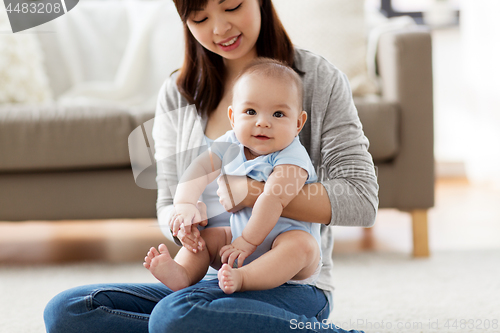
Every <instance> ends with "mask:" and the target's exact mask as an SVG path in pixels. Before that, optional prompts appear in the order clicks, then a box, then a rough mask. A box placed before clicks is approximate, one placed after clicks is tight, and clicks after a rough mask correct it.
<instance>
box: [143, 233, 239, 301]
mask: <svg viewBox="0 0 500 333" xmlns="http://www.w3.org/2000/svg"><path fill="white" fill-rule="evenodd" d="M200 234H201V237H202V238H203V239H204V240H205V244H206V248H205V249H203V250H202V251H198V252H197V253H194V252H192V251H190V250H188V249H186V248H185V247H182V248H181V249H180V250H179V252H178V253H177V255H176V256H175V259H172V256H171V255H170V253H169V252H168V249H167V246H166V245H165V244H160V246H159V247H158V250H157V249H155V248H154V247H152V248H151V249H150V250H149V252H148V254H147V256H146V257H145V258H144V267H146V268H147V269H149V271H150V272H151V273H152V274H153V275H154V276H155V277H156V278H157V279H158V280H159V281H160V282H162V283H163V284H164V285H166V286H167V287H169V288H170V289H171V290H173V291H177V290H180V289H183V288H186V287H188V286H190V285H193V284H195V283H197V282H198V281H200V280H201V279H202V278H203V276H205V274H206V272H207V269H208V266H209V265H212V266H214V268H216V269H218V268H219V267H220V265H221V264H220V256H219V251H220V249H221V248H222V247H223V246H224V245H226V244H228V243H230V242H231V229H230V228H229V227H217V228H207V229H204V230H202V231H201V233H200Z"/></svg>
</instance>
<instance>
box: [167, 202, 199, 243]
mask: <svg viewBox="0 0 500 333" xmlns="http://www.w3.org/2000/svg"><path fill="white" fill-rule="evenodd" d="M174 207H175V212H176V214H175V215H174V216H173V217H172V218H173V222H172V224H171V226H172V234H173V235H174V236H177V233H178V232H179V229H180V228H181V227H183V228H184V232H185V233H186V234H189V233H191V225H192V224H198V223H200V222H201V221H202V219H201V214H200V211H199V210H198V208H197V207H196V206H195V205H193V204H191V203H179V204H175V205H174Z"/></svg>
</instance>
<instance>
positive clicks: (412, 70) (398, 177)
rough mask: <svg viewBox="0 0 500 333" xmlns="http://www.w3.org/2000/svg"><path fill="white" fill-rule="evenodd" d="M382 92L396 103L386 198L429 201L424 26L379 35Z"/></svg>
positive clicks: (404, 205) (427, 37)
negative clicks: (396, 135) (396, 144)
mask: <svg viewBox="0 0 500 333" xmlns="http://www.w3.org/2000/svg"><path fill="white" fill-rule="evenodd" d="M377 64H378V71H379V75H380V79H381V87H382V98H383V99H384V100H386V101H388V102H392V103H395V104H396V105H398V106H399V111H400V114H399V115H400V149H399V153H398V155H397V157H396V158H395V159H394V161H393V166H392V167H391V173H394V174H393V175H392V178H394V179H393V180H392V181H391V182H390V186H394V187H395V190H394V191H391V192H393V193H398V195H397V196H396V197H395V198H392V200H391V201H393V202H394V206H395V207H396V208H400V209H416V208H429V207H432V206H433V205H434V126H433V84H432V41H431V34H430V31H429V30H427V29H422V28H411V29H405V30H400V31H395V32H389V33H386V34H384V35H382V36H381V37H380V40H379V46H378V53H377Z"/></svg>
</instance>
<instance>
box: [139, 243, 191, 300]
mask: <svg viewBox="0 0 500 333" xmlns="http://www.w3.org/2000/svg"><path fill="white" fill-rule="evenodd" d="M158 250H159V251H160V252H158ZM158 250H156V249H155V248H154V247H152V248H151V249H150V250H149V252H148V255H147V256H146V257H145V258H144V263H143V265H144V267H146V268H147V269H149V271H150V272H151V274H153V275H154V277H155V278H157V279H158V280H160V282H161V283H163V284H164V285H166V286H167V287H169V288H170V289H171V290H173V291H177V290H180V289H184V288H186V287H189V278H188V276H187V273H186V270H185V269H184V267H182V266H181V265H179V264H178V263H176V262H175V260H174V259H172V257H171V256H170V253H169V252H168V249H167V246H166V245H165V244H160V246H158Z"/></svg>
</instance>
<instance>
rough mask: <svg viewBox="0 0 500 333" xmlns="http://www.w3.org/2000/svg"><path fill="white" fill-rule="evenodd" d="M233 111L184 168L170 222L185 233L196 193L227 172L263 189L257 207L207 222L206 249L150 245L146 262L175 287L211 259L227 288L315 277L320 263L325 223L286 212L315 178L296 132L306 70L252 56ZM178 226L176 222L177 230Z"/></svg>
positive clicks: (199, 274) (194, 218) (196, 217)
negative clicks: (220, 223)
mask: <svg viewBox="0 0 500 333" xmlns="http://www.w3.org/2000/svg"><path fill="white" fill-rule="evenodd" d="M228 116H229V119H230V122H231V127H232V128H233V130H231V131H228V132H227V133H226V134H225V135H223V136H221V137H220V138H218V139H217V140H215V141H214V143H213V144H212V145H211V146H210V148H209V149H208V150H207V151H206V152H205V153H203V154H201V155H200V156H198V157H197V158H196V159H195V160H194V161H193V162H192V163H191V165H190V166H189V168H188V169H187V170H186V171H185V172H184V174H183V176H182V178H181V180H180V182H179V184H178V186H177V190H176V193H175V197H174V206H175V211H176V215H175V216H174V217H173V218H172V221H171V223H174V222H175V223H174V226H175V225H180V226H181V227H182V228H184V231H185V232H186V233H189V232H190V230H191V227H192V224H199V223H200V222H201V215H200V212H199V210H198V209H197V206H196V204H197V201H198V199H199V197H200V195H201V194H202V192H203V191H204V189H205V187H206V186H207V185H208V184H210V183H211V182H212V181H213V180H215V179H216V178H217V177H218V176H219V175H221V173H222V175H223V176H224V174H229V175H238V176H249V177H250V178H253V179H256V180H258V181H265V187H264V191H263V193H262V194H261V195H260V196H259V197H258V199H257V201H256V202H255V205H254V207H253V209H252V208H244V209H242V210H240V211H238V212H236V213H233V214H232V215H231V219H230V227H212V228H210V227H207V228H205V229H204V230H202V231H201V233H200V235H201V237H202V238H203V239H204V240H205V243H206V250H205V249H204V250H202V251H196V250H193V251H190V250H188V249H187V248H186V247H182V248H181V249H180V250H179V252H178V254H177V256H176V257H175V259H172V258H171V256H170V254H169V253H168V250H167V247H166V246H165V245H164V244H162V245H160V247H159V250H160V251H159V252H158V250H156V249H155V248H151V250H150V251H149V252H148V254H147V256H146V258H145V262H144V266H145V267H146V268H148V269H149V270H150V271H151V273H152V274H153V275H154V276H155V277H156V278H157V279H158V280H160V281H161V282H162V283H163V284H165V285H166V286H167V287H169V288H170V289H172V290H174V291H176V290H180V289H183V288H185V287H188V286H190V285H193V284H195V283H197V282H198V281H199V280H201V279H202V278H203V276H204V275H205V274H206V272H207V269H208V267H209V265H211V266H212V267H214V268H215V269H219V272H218V279H219V286H220V288H221V289H222V290H223V291H224V292H225V293H227V294H230V293H233V292H236V291H246V290H265V289H271V288H275V287H278V286H280V285H281V284H283V283H286V282H288V283H306V284H307V283H309V284H310V283H313V282H314V281H315V279H316V278H317V276H318V275H319V271H320V269H321V253H320V224H319V223H307V222H300V221H296V220H292V219H288V218H284V217H281V214H282V212H283V208H284V207H286V206H287V205H288V203H289V202H290V201H291V200H292V199H293V198H294V197H295V196H296V195H297V194H298V193H299V191H300V190H301V189H302V187H303V186H304V184H305V183H311V182H315V181H316V179H317V177H316V173H315V171H314V167H313V165H312V163H311V160H310V158H309V155H308V154H307V151H306V149H305V148H304V147H303V146H302V145H301V143H300V141H299V138H298V134H299V132H300V131H301V129H302V127H303V126H304V124H305V122H306V120H307V113H306V112H305V111H303V110H302V81H301V79H300V77H299V76H298V74H297V73H295V71H294V70H293V69H291V68H290V67H288V66H286V65H284V64H283V63H281V62H278V61H275V60H271V59H265V58H260V59H257V60H255V61H253V62H252V63H251V64H250V65H248V66H247V67H246V68H245V69H243V71H242V72H241V73H240V74H239V76H238V77H237V79H236V81H235V84H234V87H233V100H232V105H231V106H230V107H229V108H228ZM176 219H177V221H175V220H176ZM178 230H179V228H175V227H174V230H173V234H174V236H175V235H176V234H177V232H178ZM231 240H232V242H231ZM243 263H245V265H244V266H243ZM221 266H222V267H221Z"/></svg>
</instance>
